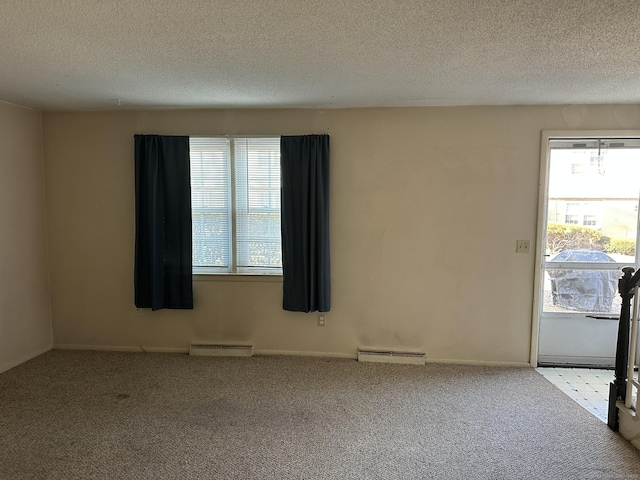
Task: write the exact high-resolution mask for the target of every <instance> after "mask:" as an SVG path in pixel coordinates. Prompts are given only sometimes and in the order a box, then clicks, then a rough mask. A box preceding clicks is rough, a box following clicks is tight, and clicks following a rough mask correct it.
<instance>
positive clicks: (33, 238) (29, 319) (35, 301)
mask: <svg viewBox="0 0 640 480" xmlns="http://www.w3.org/2000/svg"><path fill="white" fill-rule="evenodd" d="M45 238H46V237H45V210H44V180H43V168H42V116H41V114H40V113H39V112H36V111H33V110H29V109H26V108H22V107H18V106H15V105H10V104H7V103H3V102H0V372H3V371H5V370H7V369H9V368H11V367H14V366H15V365H18V364H19V363H22V362H24V361H25V360H28V359H30V358H33V357H34V356H36V355H39V354H40V353H43V352H45V351H47V350H49V349H50V348H51V310H50V305H49V280H48V272H47V258H46V242H45Z"/></svg>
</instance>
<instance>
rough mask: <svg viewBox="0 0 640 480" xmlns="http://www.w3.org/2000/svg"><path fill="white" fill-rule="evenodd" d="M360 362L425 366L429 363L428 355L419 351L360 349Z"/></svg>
mask: <svg viewBox="0 0 640 480" xmlns="http://www.w3.org/2000/svg"><path fill="white" fill-rule="evenodd" d="M358 361H359V362H377V363H405V364H411V365H424V364H425V363H426V361H427V354H426V353H425V352H420V351H417V350H395V349H387V348H368V347H360V348H358Z"/></svg>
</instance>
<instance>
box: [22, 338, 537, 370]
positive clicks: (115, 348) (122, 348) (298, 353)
mask: <svg viewBox="0 0 640 480" xmlns="http://www.w3.org/2000/svg"><path fill="white" fill-rule="evenodd" d="M53 348H54V349H56V350H97V351H108V352H147V353H185V354H188V353H189V347H186V348H173V347H146V346H135V345H76V344H60V343H57V344H54V345H53ZM42 353H44V352H42ZM253 354H254V356H256V355H265V356H285V357H324V358H348V359H351V360H357V358H358V353H357V352H354V353H341V352H309V351H306V350H260V349H255V350H254V352H253ZM34 356H37V355H34ZM27 360H28V359H27ZM426 363H427V364H429V363H441V364H450V365H470V366H471V365H476V366H485V367H516V368H523V367H531V364H530V363H528V362H498V361H484V360H455V359H446V358H429V357H427V359H426Z"/></svg>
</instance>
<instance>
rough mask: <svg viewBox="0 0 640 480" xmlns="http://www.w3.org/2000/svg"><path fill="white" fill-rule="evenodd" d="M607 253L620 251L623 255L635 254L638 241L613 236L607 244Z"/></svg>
mask: <svg viewBox="0 0 640 480" xmlns="http://www.w3.org/2000/svg"><path fill="white" fill-rule="evenodd" d="M606 252H607V253H620V254H622V255H635V254H636V242H634V241H633V240H629V239H628V238H612V239H611V241H610V242H609V245H607V250H606Z"/></svg>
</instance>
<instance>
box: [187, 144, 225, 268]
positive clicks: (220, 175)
mask: <svg viewBox="0 0 640 480" xmlns="http://www.w3.org/2000/svg"><path fill="white" fill-rule="evenodd" d="M190 152H191V209H192V217H193V220H192V228H193V265H194V267H219V268H223V269H227V270H228V269H229V268H230V265H231V262H230V257H231V252H230V238H231V203H230V201H229V197H230V192H231V183H230V161H229V157H230V154H229V141H228V140H227V139H225V138H191V139H190Z"/></svg>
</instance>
